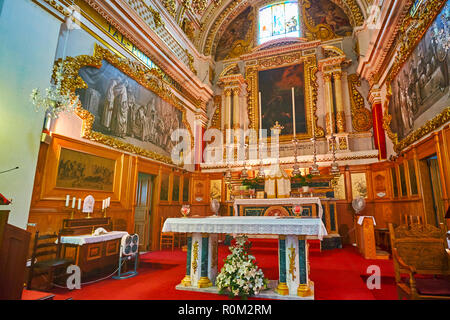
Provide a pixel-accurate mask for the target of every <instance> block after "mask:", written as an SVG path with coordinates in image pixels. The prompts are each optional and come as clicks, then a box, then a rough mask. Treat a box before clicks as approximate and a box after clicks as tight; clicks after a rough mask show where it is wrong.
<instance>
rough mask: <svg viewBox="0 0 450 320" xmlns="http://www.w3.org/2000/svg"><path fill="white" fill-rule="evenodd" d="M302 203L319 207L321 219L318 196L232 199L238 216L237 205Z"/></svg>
mask: <svg viewBox="0 0 450 320" xmlns="http://www.w3.org/2000/svg"><path fill="white" fill-rule="evenodd" d="M303 204H317V206H318V207H319V218H320V219H322V215H323V208H322V202H321V201H320V198H319V197H308V198H275V199H236V200H234V204H233V208H234V215H235V216H238V215H239V211H238V207H237V206H238V205H250V206H251V205H254V206H276V205H291V206H292V205H303Z"/></svg>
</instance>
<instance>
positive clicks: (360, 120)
mask: <svg viewBox="0 0 450 320" xmlns="http://www.w3.org/2000/svg"><path fill="white" fill-rule="evenodd" d="M347 81H348V91H349V95H350V106H351V111H352V126H353V129H354V130H355V131H357V132H364V131H369V130H370V128H372V125H373V124H372V113H371V112H370V111H369V110H368V109H366V108H365V107H364V98H363V97H362V95H361V94H360V93H359V91H358V90H357V89H356V87H359V86H360V85H361V81H360V79H359V77H358V75H357V74H355V73H354V74H349V75H348V76H347Z"/></svg>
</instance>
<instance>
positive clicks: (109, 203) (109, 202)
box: [108, 197, 111, 208]
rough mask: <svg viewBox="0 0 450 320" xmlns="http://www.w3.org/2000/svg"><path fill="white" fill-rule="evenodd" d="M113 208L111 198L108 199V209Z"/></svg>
mask: <svg viewBox="0 0 450 320" xmlns="http://www.w3.org/2000/svg"><path fill="white" fill-rule="evenodd" d="M110 206H111V197H108V208H109V207H110Z"/></svg>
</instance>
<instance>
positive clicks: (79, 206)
mask: <svg viewBox="0 0 450 320" xmlns="http://www.w3.org/2000/svg"><path fill="white" fill-rule="evenodd" d="M80 209H81V198H79V199H78V210H80Z"/></svg>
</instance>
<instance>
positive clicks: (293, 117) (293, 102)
mask: <svg viewBox="0 0 450 320" xmlns="http://www.w3.org/2000/svg"><path fill="white" fill-rule="evenodd" d="M292 124H293V130H294V138H295V135H296V130H295V95H294V87H292Z"/></svg>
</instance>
